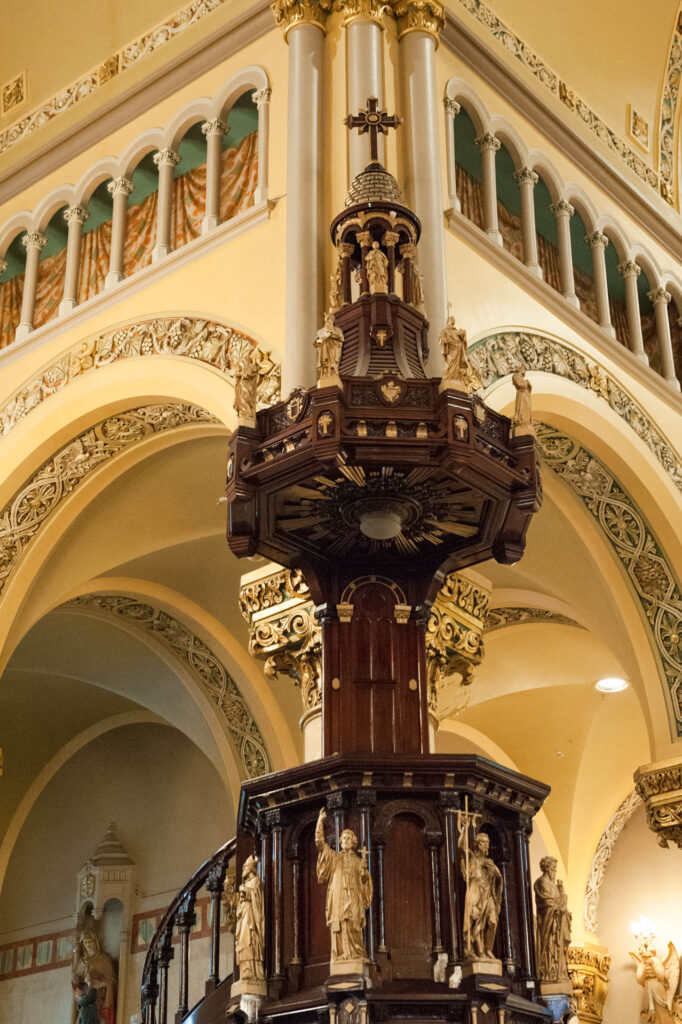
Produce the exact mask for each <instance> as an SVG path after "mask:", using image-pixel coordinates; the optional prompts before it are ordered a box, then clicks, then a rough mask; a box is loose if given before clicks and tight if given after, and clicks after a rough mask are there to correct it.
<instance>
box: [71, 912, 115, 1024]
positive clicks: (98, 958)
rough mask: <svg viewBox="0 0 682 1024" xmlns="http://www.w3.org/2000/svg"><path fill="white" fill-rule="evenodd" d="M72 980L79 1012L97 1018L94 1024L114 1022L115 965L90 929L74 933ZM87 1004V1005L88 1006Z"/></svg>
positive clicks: (111, 1023) (110, 1023)
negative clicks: (96, 1023)
mask: <svg viewBox="0 0 682 1024" xmlns="http://www.w3.org/2000/svg"><path fill="white" fill-rule="evenodd" d="M72 982H73V987H74V991H75V993H76V1003H77V1005H78V1011H79V1014H81V1015H83V1016H85V1019H86V1020H87V1016H86V1011H89V1014H90V1017H91V1019H93V1020H96V1021H98V1024H116V990H117V987H118V979H117V974H116V967H115V965H114V961H113V960H112V959H111V957H110V956H109V954H108V953H106V952H105V951H104V950H103V949H102V946H101V944H100V941H99V936H98V935H97V933H96V932H95V931H94V930H93V929H92V928H84V929H83V931H81V932H80V934H79V935H78V939H77V942H76V945H75V948H74V957H73V966H72ZM93 992H94V993H95V999H94V1001H93V1000H92V993H93ZM88 1003H90V1004H91V1005H90V1006H88ZM93 1011H94V1012H96V1017H95V1016H94V1012H93Z"/></svg>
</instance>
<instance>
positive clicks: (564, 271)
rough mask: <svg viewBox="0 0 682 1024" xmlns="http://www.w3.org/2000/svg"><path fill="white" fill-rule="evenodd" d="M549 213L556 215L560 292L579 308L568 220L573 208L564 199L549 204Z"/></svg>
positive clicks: (573, 211) (567, 300)
mask: <svg viewBox="0 0 682 1024" xmlns="http://www.w3.org/2000/svg"><path fill="white" fill-rule="evenodd" d="M549 209H550V213H553V214H554V216H555V217H556V230H557V240H558V244H559V276H560V278H561V294H562V295H563V297H564V298H565V299H566V302H570V304H571V305H572V306H575V308H576V309H580V301H579V299H578V296H577V295H576V294H575V280H574V277H573V248H572V246H571V224H570V220H571V217H572V216H573V214H574V213H575V210H574V209H573V207H572V206H571V204H570V203H567V202H566V200H565V199H560V200H559V202H558V203H553V204H552V206H550V208H549Z"/></svg>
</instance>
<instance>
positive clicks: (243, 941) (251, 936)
mask: <svg viewBox="0 0 682 1024" xmlns="http://www.w3.org/2000/svg"><path fill="white" fill-rule="evenodd" d="M264 953H265V904H264V899H263V883H262V882H261V880H260V878H259V877H258V862H257V860H256V858H255V857H247V858H246V860H245V861H244V867H243V868H242V882H241V885H240V886H239V892H238V893H237V908H236V923H235V929H234V956H235V960H236V961H237V965H238V967H239V981H240V982H244V983H247V982H250V981H255V982H264V981H265V973H264V970H263V956H264Z"/></svg>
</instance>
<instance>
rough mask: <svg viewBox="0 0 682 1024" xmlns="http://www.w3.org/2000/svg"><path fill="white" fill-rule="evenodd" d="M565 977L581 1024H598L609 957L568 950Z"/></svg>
mask: <svg viewBox="0 0 682 1024" xmlns="http://www.w3.org/2000/svg"><path fill="white" fill-rule="evenodd" d="M567 960H568V973H569V975H570V977H571V982H572V984H573V995H574V998H575V1002H576V1007H577V1011H578V1019H579V1020H580V1021H581V1024H601V1020H602V1014H603V1013H604V1002H605V1000H606V996H607V993H608V990H609V967H610V966H611V957H610V956H609V955H608V954H607V953H605V952H603V951H599V950H597V949H589V948H588V947H586V946H569V949H568V957H567Z"/></svg>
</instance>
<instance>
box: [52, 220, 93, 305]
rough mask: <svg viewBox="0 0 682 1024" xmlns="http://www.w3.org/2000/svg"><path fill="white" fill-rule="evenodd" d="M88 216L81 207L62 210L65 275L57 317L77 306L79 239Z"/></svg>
mask: <svg viewBox="0 0 682 1024" xmlns="http://www.w3.org/2000/svg"><path fill="white" fill-rule="evenodd" d="M89 216H90V214H89V213H88V211H87V210H86V209H84V208H83V207H82V206H70V207H69V208H68V209H67V210H64V220H65V221H66V223H67V224H68V225H69V229H68V236H67V241H66V273H65V275H64V297H63V298H62V301H61V302H60V303H59V315H60V316H63V315H64V313H68V312H69V310H71V309H73V308H74V307H75V306H76V305H77V304H78V270H79V268H80V263H81V239H82V237H83V225H84V224H85V222H86V220H87V219H88V217H89Z"/></svg>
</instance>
